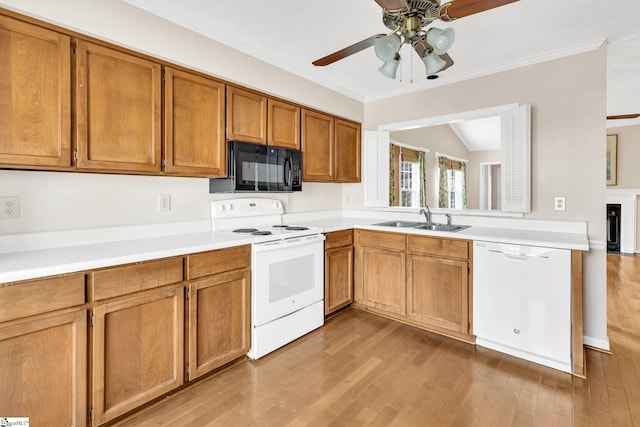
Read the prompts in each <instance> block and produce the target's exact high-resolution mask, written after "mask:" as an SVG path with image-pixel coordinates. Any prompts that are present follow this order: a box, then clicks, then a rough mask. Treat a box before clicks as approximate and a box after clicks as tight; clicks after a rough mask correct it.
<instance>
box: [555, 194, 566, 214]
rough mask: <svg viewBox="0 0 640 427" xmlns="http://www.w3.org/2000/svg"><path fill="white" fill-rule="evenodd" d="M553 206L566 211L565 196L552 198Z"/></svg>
mask: <svg viewBox="0 0 640 427" xmlns="http://www.w3.org/2000/svg"><path fill="white" fill-rule="evenodd" d="M553 208H554V209H555V210H557V211H566V210H567V206H566V198H565V197H564V196H558V197H554V198H553Z"/></svg>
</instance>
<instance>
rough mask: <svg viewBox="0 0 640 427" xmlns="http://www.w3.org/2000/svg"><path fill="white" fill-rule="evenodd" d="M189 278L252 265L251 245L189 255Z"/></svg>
mask: <svg viewBox="0 0 640 427" xmlns="http://www.w3.org/2000/svg"><path fill="white" fill-rule="evenodd" d="M187 266H188V267H187V272H188V278H189V279H196V278H198V277H203V276H210V275H212V274H218V273H222V272H225V271H232V270H238V269H242V268H248V267H250V266H251V246H249V245H245V246H236V247H233V248H227V249H218V250H215V251H210V252H203V253H199V254H193V255H189V256H188V257H187Z"/></svg>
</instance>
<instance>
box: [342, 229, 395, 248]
mask: <svg viewBox="0 0 640 427" xmlns="http://www.w3.org/2000/svg"><path fill="white" fill-rule="evenodd" d="M354 234H355V237H354V241H355V244H356V246H373V247H376V248H385V249H396V250H399V251H404V250H405V246H406V235H405V234H398V233H386V232H383V231H366V230H355V233H354Z"/></svg>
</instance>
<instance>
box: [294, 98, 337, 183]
mask: <svg viewBox="0 0 640 427" xmlns="http://www.w3.org/2000/svg"><path fill="white" fill-rule="evenodd" d="M334 136H335V135H334V119H333V117H331V116H328V115H326V114H321V113H316V112H314V111H307V110H302V155H303V161H302V164H303V166H302V169H303V173H302V179H303V180H304V181H320V182H331V181H333V171H334V166H333V165H334V161H333V150H334V144H333V138H334Z"/></svg>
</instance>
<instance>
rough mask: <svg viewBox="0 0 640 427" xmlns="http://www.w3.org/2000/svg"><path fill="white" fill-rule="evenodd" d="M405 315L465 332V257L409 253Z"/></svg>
mask: <svg viewBox="0 0 640 427" xmlns="http://www.w3.org/2000/svg"><path fill="white" fill-rule="evenodd" d="M407 292H408V295H407V316H408V317H410V318H413V319H415V320H417V321H418V322H421V323H425V324H428V325H431V326H436V327H440V328H445V329H448V330H452V331H456V332H461V333H468V332H469V324H468V322H469V317H468V316H469V291H468V264H467V262H466V261H458V260H452V259H444V258H436V257H428V256H421V255H410V256H409V258H408V268H407Z"/></svg>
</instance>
